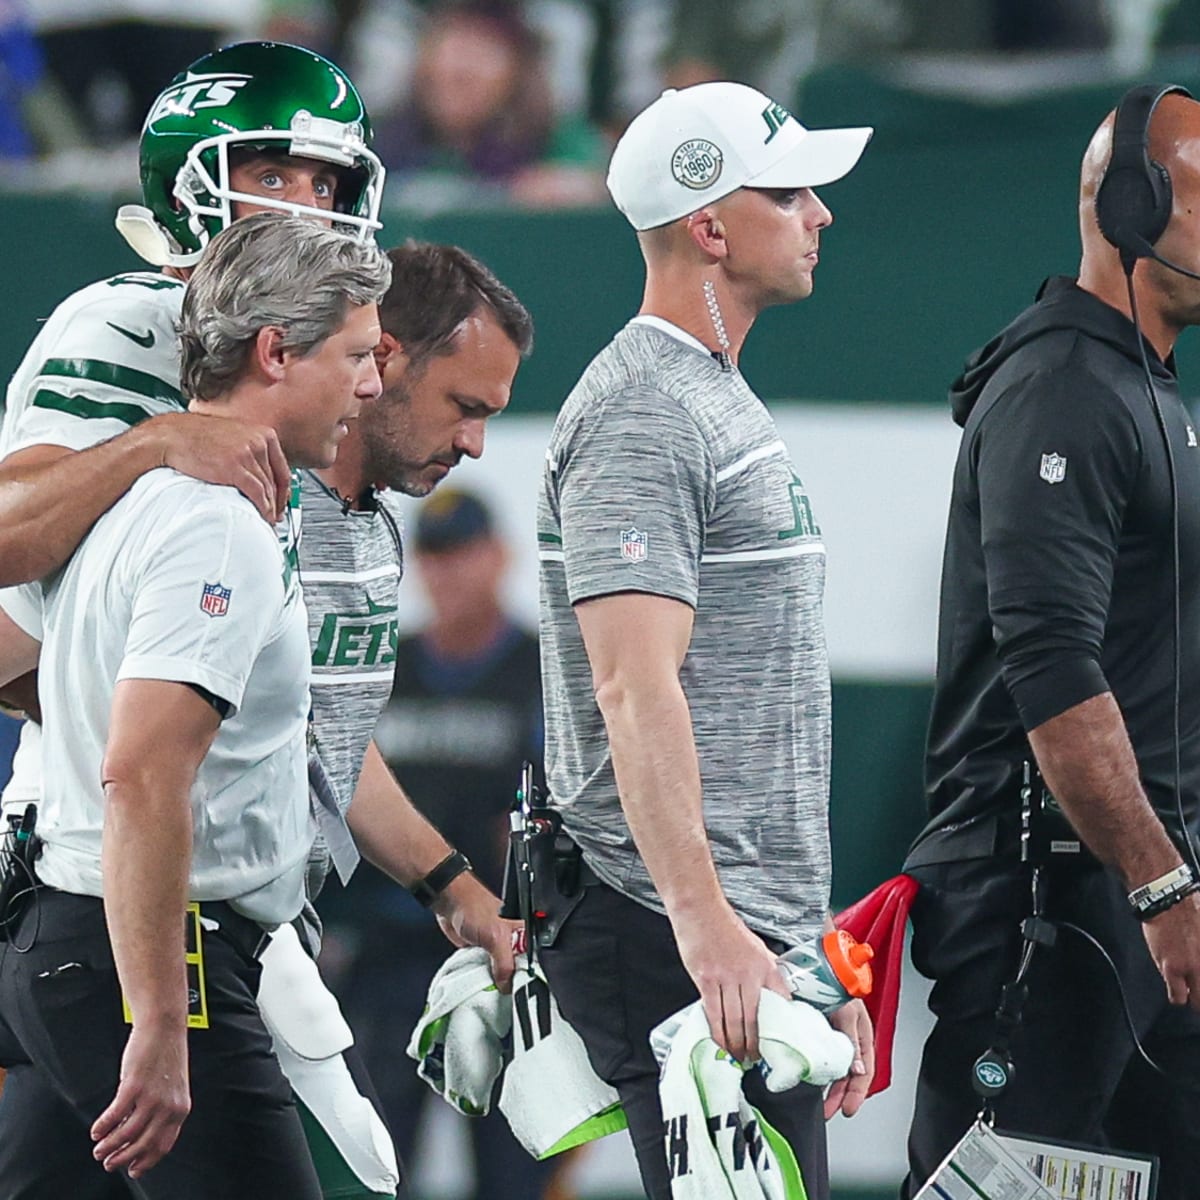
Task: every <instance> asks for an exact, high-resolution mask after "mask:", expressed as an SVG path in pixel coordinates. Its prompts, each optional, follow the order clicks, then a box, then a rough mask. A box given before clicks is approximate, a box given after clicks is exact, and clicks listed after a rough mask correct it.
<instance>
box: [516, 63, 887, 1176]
mask: <svg viewBox="0 0 1200 1200" xmlns="http://www.w3.org/2000/svg"><path fill="white" fill-rule="evenodd" d="M870 133H871V131H870V130H869V129H838V130H822V131H819V132H809V131H807V130H805V129H804V128H803V127H802V126H801V125H799V124H798V123H797V122H796V121H795V120H794V119H793V118H792V117H791V116H790V114H788V112H787V111H786V110H785V109H783V108H782V107H781V106H780V105H778V104H775V103H773V102H772V101H770V100H769V99H768V98H767V97H765V96H763V95H761V94H760V93H759V92H756V91H754V90H753V89H751V88H748V87H744V86H742V85H740V84H731V83H714V84H701V85H699V86H697V87H693V88H688V89H685V90H684V91H680V92H667V93H665V94H664V95H663V96H662V97H661V98H660V99H659V100H657V101H656V102H655V103H654V104H652V105H651V106H650V107H649V108H648V109H646V110H645V112H643V113H642V114H641V115H640V116H639V117H637V118H636V119H635V120H634V122H633V124H632V125H631V126H630V128H629V130H628V131H627V132H626V134H625V135H624V137H623V138H622V139H621V141H620V142H619V143H618V145H617V148H616V151H615V152H614V154H613V159H612V165H611V167H610V169H609V176H608V184H609V189H610V191H611V192H612V194H613V198H614V199H615V201H616V203H617V205H618V207H619V208H620V209H621V210H622V211H623V212H624V213H625V215H626V216H627V217H628V218H629V220H630V222H631V224H632V225H633V226H634V228H635V229H636V230H638V235H639V237H638V240H639V243H640V245H641V249H642V253H643V256H644V257H645V259H646V266H647V281H646V292H645V297H644V300H643V303H642V307H641V310H640V312H639V314H638V315H637V316H636V317H635V318H634V319H633V320H632V321H631V322H630V323H629V325H628V326H626V327H625V329H623V330H621V332H620V333H618V334H617V336H616V337H615V338H614V339H613V341H612V342H611V343H610V344H609V345H608V346H607V347H606V348H605V349H604V350H602V351H601V353H600V354H599V355H598V356H597V357H596V358H595V359H594V360H593V362H592V363H591V364H590V365H589V367H588V368H587V370H586V371H585V372H584V374H583V377H582V378H581V379H580V381H579V383H578V384H577V385H576V387H575V388H574V390H573V391H572V392H571V394H570V396H568V398H567V400H566V402H565V404H564V405H563V408H562V411H561V412H560V414H559V417H558V420H557V422H556V424H555V427H554V433H553V435H552V437H551V442H550V448H549V452H548V454H547V456H546V466H545V476H544V486H543V490H542V495H541V499H540V503H539V510H538V538H539V553H540V558H541V639H542V664H543V666H542V671H543V684H544V691H545V704H546V772H547V780H548V783H549V789H550V793H551V797H552V802H553V804H554V806H555V807H556V808H557V809H558V810H559V811H560V812H561V813H562V815H563V824H564V827H565V829H566V830H567V832H568V833H569V834H570V835H571V837H572V838H573V839H574V841H575V842H576V843H577V844H578V845H579V846H580V847H581V849H582V851H583V857H584V862H585V863H586V868H587V870H586V871H585V876H586V877H588V878H589V879H591V883H590V884H589V886H588V887H586V888H585V889H584V896H583V899H582V901H581V902H580V904H579V906H578V907H577V908H576V909H575V910H574V912H573V913H572V914H571V916H570V917H569V918H568V919H567V921H566V924H565V925H564V927H563V929H562V931H561V933H560V935H559V938H558V940H557V941H556V943H555V945H554V946H553V947H551V948H549V949H547V950H546V951H545V952H544V962H545V967H546V971H547V974H548V976H549V979H550V983H551V986H552V988H553V990H554V992H555V996H556V998H557V999H558V1002H559V1004H560V1005H561V1007H562V1010H563V1013H564V1015H565V1016H566V1017H567V1019H568V1020H569V1021H571V1023H572V1024H573V1025H575V1027H576V1028H577V1029H578V1030H579V1032H580V1034H581V1036H582V1037H583V1039H584V1041H585V1043H586V1044H587V1047H588V1052H589V1055H590V1057H591V1060H592V1063H593V1065H594V1066H595V1067H596V1069H597V1071H598V1073H599V1074H600V1075H601V1076H602V1077H604V1078H605V1079H607V1080H608V1081H609V1082H610V1083H612V1084H613V1085H614V1086H615V1087H616V1088H617V1089H618V1090H619V1092H620V1093H621V1098H622V1102H623V1103H624V1106H625V1110H626V1114H627V1116H628V1118H629V1125H630V1131H631V1134H632V1136H633V1141H634V1146H635V1149H636V1151H637V1154H638V1163H639V1167H640V1169H641V1173H642V1181H643V1184H644V1186H645V1188H646V1191H647V1195H649V1196H651V1197H653V1198H654V1200H659V1198H662V1200H667V1198H669V1196H670V1178H671V1175H672V1174H680V1173H683V1172H685V1171H686V1170H687V1167H686V1156H685V1155H681V1154H678V1153H676V1152H673V1153H672V1154H671V1155H670V1161H668V1153H667V1148H666V1147H665V1146H664V1130H663V1120H662V1112H661V1108H660V1106H659V1103H658V1094H657V1083H658V1076H657V1068H656V1064H655V1062H654V1059H653V1056H652V1055H651V1053H650V1051H649V1048H648V1046H647V1044H646V1038H647V1035H648V1032H649V1030H650V1029H651V1028H652V1027H653V1026H654V1025H655V1024H657V1023H658V1022H659V1021H660V1020H662V1019H663V1018H665V1017H667V1016H669V1015H670V1014H671V1013H672V1012H673V1011H676V1010H677V1009H679V1008H680V1007H682V1006H683V1005H684V1004H687V1003H689V1002H691V1001H692V1000H694V999H696V997H697V994H699V996H700V998H701V999H702V1001H703V1003H704V1007H705V1012H706V1014H707V1016H708V1021H709V1025H710V1028H711V1030H712V1033H713V1037H714V1039H715V1040H716V1041H717V1042H718V1043H719V1044H720V1045H721V1046H722V1047H724V1048H725V1049H726V1050H727V1051H729V1052H730V1053H731V1054H732V1055H733V1056H734V1057H735V1058H737V1059H739V1060H742V1061H745V1060H753V1059H755V1058H757V1057H758V1045H757V1042H758V1031H757V1008H758V998H759V995H760V993H761V990H762V989H763V988H769V989H771V990H773V991H777V992H780V993H782V994H785V995H786V994H787V990H786V988H785V987H784V984H783V981H782V978H781V977H780V975H779V972H778V969H777V967H776V963H775V960H776V956H777V955H778V953H779V952H780V951H781V950H783V949H784V948H786V947H787V946H789V945H795V944H796V943H797V942H800V941H803V940H807V939H811V938H814V937H817V936H819V935H820V934H821V933H822V932H823V931H824V930H825V929H827V928H831V927H832V926H831V924H830V922H829V911H828V904H829V883H830V856H829V827H828V797H829V754H830V751H829V744H830V733H829V728H830V700H829V665H828V659H827V656H826V650H825V631H824V621H823V616H822V594H823V591H824V581H825V547H824V544H823V542H822V538H821V530H820V526H819V524H818V522H817V519H816V517H815V515H814V513H813V509H812V506H811V504H810V502H809V498H808V496H807V494H806V492H805V490H804V486H803V484H802V482H801V480H800V477H799V475H798V474H797V472H796V469H795V467H794V466H793V464H792V461H791V458H790V456H789V455H788V452H787V448H786V447H785V446H784V444H783V442H782V441H781V440H780V437H779V434H778V431H777V430H776V428H775V425H774V422H773V421H772V420H771V417H770V415H769V414H768V412H767V410H766V409H765V408H764V406H763V404H762V402H761V401H760V400H759V399H758V398H757V397H756V396H755V395H754V393H753V392H752V391H751V389H750V388H749V387H748V386H747V384H746V382H745V380H743V378H742V377H741V375H740V373H739V372H738V369H737V358H738V354H739V352H740V350H741V347H742V344H743V342H744V340H745V338H746V335H747V333H748V332H749V330H750V327H751V326H752V324H753V323H754V320H755V318H756V317H757V315H758V313H759V312H760V311H761V310H762V309H764V308H766V307H768V306H770V305H773V304H781V303H788V302H791V301H794V300H799V299H802V298H804V297H805V296H807V295H808V294H809V293H810V292H811V290H812V286H813V282H812V281H813V269H814V267H815V266H816V261H817V247H818V241H819V235H820V231H821V229H823V228H824V227H825V226H826V225H828V224H829V223H830V221H831V219H832V218H831V217H830V214H829V210H828V209H827V208H826V207H825V206H824V205H823V204H822V203H821V201H820V200H819V199H818V198H817V196H816V195H815V194H814V193H813V192H812V190H811V188H812V187H813V186H816V185H819V184H824V183H829V182H832V181H833V180H835V179H838V178H840V177H841V176H842V175H844V174H846V172H848V171H849V170H850V169H851V168H852V167H853V166H854V164H855V162H857V160H858V157H859V155H860V154H861V153H862V150H863V148H864V146H865V145H866V142H867V140H868V138H869V137H870ZM832 1019H833V1021H834V1023H835V1024H836V1025H838V1027H839V1028H841V1029H842V1030H843V1031H844V1032H846V1033H847V1034H848V1035H849V1036H850V1037H851V1038H852V1039H853V1040H854V1042H855V1045H856V1047H857V1053H856V1056H855V1058H856V1061H855V1064H854V1068H853V1070H852V1073H851V1075H850V1076H848V1077H847V1078H846V1079H845V1080H842V1081H840V1082H839V1083H837V1084H835V1085H834V1087H833V1088H832V1089H831V1091H830V1094H829V1097H828V1099H827V1101H826V1105H825V1108H826V1111H827V1112H828V1113H832V1112H833V1111H837V1110H839V1109H840V1110H841V1111H844V1112H846V1113H847V1114H850V1113H853V1112H855V1111H857V1109H858V1107H859V1105H860V1104H861V1102H862V1099H863V1097H864V1096H865V1094H866V1087H867V1084H868V1083H869V1081H870V1075H871V1069H872V1062H873V1052H872V1036H871V1029H870V1022H869V1020H868V1019H867V1016H866V1012H865V1009H863V1007H862V1005H861V1003H860V1002H857V1001H856V1002H854V1003H853V1004H850V1005H846V1006H845V1007H844V1008H842V1009H840V1010H838V1012H837V1013H835V1014H834V1016H833V1018H832ZM746 1091H747V1095H748V1097H749V1098H750V1099H751V1103H753V1104H755V1106H756V1107H758V1108H759V1109H760V1111H761V1112H762V1114H763V1116H764V1118H766V1119H767V1120H768V1121H769V1122H770V1123H771V1124H772V1125H774V1126H775V1127H776V1129H777V1130H778V1131H779V1132H780V1133H781V1134H782V1135H783V1136H784V1137H785V1138H786V1140H787V1142H788V1144H789V1145H790V1147H791V1149H792V1151H793V1152H794V1153H795V1155H796V1158H797V1159H798V1162H799V1165H800V1167H801V1169H802V1171H803V1175H804V1179H805V1184H806V1187H807V1189H808V1194H809V1196H810V1197H812V1198H813V1200H819V1198H820V1197H827V1196H828V1171H827V1168H826V1164H825V1144H824V1130H823V1124H822V1121H821V1096H820V1093H818V1092H816V1091H815V1089H811V1088H805V1089H797V1090H796V1091H794V1092H789V1093H785V1094H783V1095H780V1096H772V1095H771V1094H770V1093H767V1092H766V1090H765V1087H763V1086H762V1081H761V1078H760V1077H759V1076H758V1075H757V1073H751V1074H749V1075H747V1082H746ZM750 1136H752V1135H750Z"/></svg>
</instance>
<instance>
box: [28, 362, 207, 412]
mask: <svg viewBox="0 0 1200 1200" xmlns="http://www.w3.org/2000/svg"><path fill="white" fill-rule="evenodd" d="M39 374H41V375H54V376H59V377H61V378H64V379H87V380H90V381H91V382H92V383H106V384H108V385H109V387H116V388H120V389H121V390H122V391H125V392H133V393H134V394H136V395H139V396H149V397H150V399H152V400H163V401H165V402H167V403H169V404H175V405H176V406H178V407H179V408H183V407H184V405H183V397H182V396H181V395H180V393H179V389H178V388H174V387H172V386H171V385H170V384H169V383H164V382H163V381H162V380H161V379H159V378H158V376H157V375H151V374H150V373H149V372H147V371H136V370H134V369H133V367H122V366H120V365H118V364H117V363H109V362H101V361H99V360H98V359H94V358H51V359H47V360H46V362H45V363H44V364H43V365H42V369H41V371H40V372H39ZM35 403H36V401H35ZM66 411H68V412H69V411H72V410H70V409H68V410H66ZM83 415H92V416H95V415H97V414H94V413H93V414H83ZM100 415H102V414H100ZM113 415H115V414H113Z"/></svg>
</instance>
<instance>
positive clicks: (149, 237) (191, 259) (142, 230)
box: [115, 204, 200, 267]
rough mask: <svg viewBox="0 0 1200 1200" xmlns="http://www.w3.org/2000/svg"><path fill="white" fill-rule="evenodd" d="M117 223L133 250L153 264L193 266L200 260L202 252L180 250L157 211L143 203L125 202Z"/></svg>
mask: <svg viewBox="0 0 1200 1200" xmlns="http://www.w3.org/2000/svg"><path fill="white" fill-rule="evenodd" d="M115 224H116V226H117V232H118V233H119V234H120V235H121V236H122V237H123V238H124V239H125V241H126V242H128V243H129V246H130V248H131V249H132V250H133V252H134V253H135V254H136V255H137V256H138V257H139V258H143V259H145V260H146V262H148V263H150V265H151V266H154V267H192V266H195V265H196V263H197V262H198V261H199V259H200V255H199V254H182V253H180V251H179V248H178V247H177V246H176V245H175V244H174V243H173V242H172V241H171V239H170V238H169V237H168V236H167V233H166V231H165V230H164V229H163V227H162V226H161V225H159V223H158V222H157V221H156V220H155V219H154V214H153V213H152V212H151V211H150V210H149V209H148V208H145V207H143V206H142V205H140V204H122V205H121V207H120V208H119V209H117V217H116V222H115Z"/></svg>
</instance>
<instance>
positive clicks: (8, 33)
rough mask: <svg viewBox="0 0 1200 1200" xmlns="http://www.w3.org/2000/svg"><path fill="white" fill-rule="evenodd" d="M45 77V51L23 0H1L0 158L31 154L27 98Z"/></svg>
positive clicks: (18, 157)
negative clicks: (43, 57) (36, 39)
mask: <svg viewBox="0 0 1200 1200" xmlns="http://www.w3.org/2000/svg"><path fill="white" fill-rule="evenodd" d="M41 77H42V55H41V51H40V50H39V48H38V45H37V42H36V41H34V37H33V30H32V28H31V26H30V24H29V14H28V12H27V10H26V6H25V4H24V3H23V2H22V0H0V160H5V159H7V160H10V161H11V160H13V159H22V158H28V157H29V156H30V155H31V154H32V153H33V139H32V138H31V137H30V135H29V127H28V124H27V122H26V118H25V102H26V98H27V97H28V96H29V95H30V94H31V93H32V92H33V90H34V88H35V87H36V86H37V83H38V81H39V80H40V79H41Z"/></svg>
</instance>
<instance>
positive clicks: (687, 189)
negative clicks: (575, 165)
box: [608, 83, 875, 229]
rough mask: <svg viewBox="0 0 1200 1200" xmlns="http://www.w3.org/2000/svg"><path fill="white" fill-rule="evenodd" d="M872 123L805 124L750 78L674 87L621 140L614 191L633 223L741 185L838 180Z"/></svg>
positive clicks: (660, 217)
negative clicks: (819, 126)
mask: <svg viewBox="0 0 1200 1200" xmlns="http://www.w3.org/2000/svg"><path fill="white" fill-rule="evenodd" d="M874 132H875V131H874V130H873V129H870V128H865V127H864V128H857V129H805V128H804V126H803V125H801V124H800V122H799V121H797V120H796V118H795V117H793V116H792V115H791V113H789V112H788V111H787V109H786V108H784V107H783V106H782V105H781V104H776V103H775V101H773V100H772V99H770V97H768V96H764V95H763V94H762V92H759V91H756V90H755V89H754V88H752V87H747V86H746V85H745V84H744V83H698V84H696V85H695V86H693V87H689V88H683V89H682V90H680V91H676V90H675V89H674V88H672V89H669V90H668V91H665V92H663V94H662V95H661V96H659V98H658V99H657V100H655V101H654V103H653V104H651V105H650V106H649V108H646V109H644V110H643V111H642V112H640V113H639V114H638V115H637V116H636V117H634V119H633V121H632V123H631V124H630V126H629V128H628V129H627V130H626V131H625V133H624V134H623V136H622V137H621V140H620V141H619V142H617V147H616V149H615V150H614V151H613V156H612V161H611V162H610V163H609V166H608V190H609V191H610V192H611V193H612V198H613V200H615V201H616V205H617V207H618V208H619V209H620V210H621V211H622V212H623V213H624V214H625V216H626V217H628V218H629V222H630V224H631V225H632V226H633V227H634V229H653V228H654V227H655V226H656V225H666V224H667V223H668V222H669V221H675V220H678V219H679V218H680V217H685V216H687V215H688V213H693V212H695V211H696V210H697V209H698V208H703V207H704V206H705V205H706V204H708V203H710V202H711V201H713V200H720V199H721V197H722V196H728V195H729V194H730V193H731V192H736V191H737V189H738V188H740V187H760V188H805V187H820V186H821V185H822V184H825V183H832V182H833V181H834V180H835V179H841V177H842V176H843V175H845V174H846V173H847V172H848V171H849V170H850V169H851V168H852V167H853V166H854V164H855V163H856V162H858V160H859V157H860V156H861V154H862V152H863V150H864V148H865V147H866V144H867V142H868V141H870V139H871V134H872V133H874Z"/></svg>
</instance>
